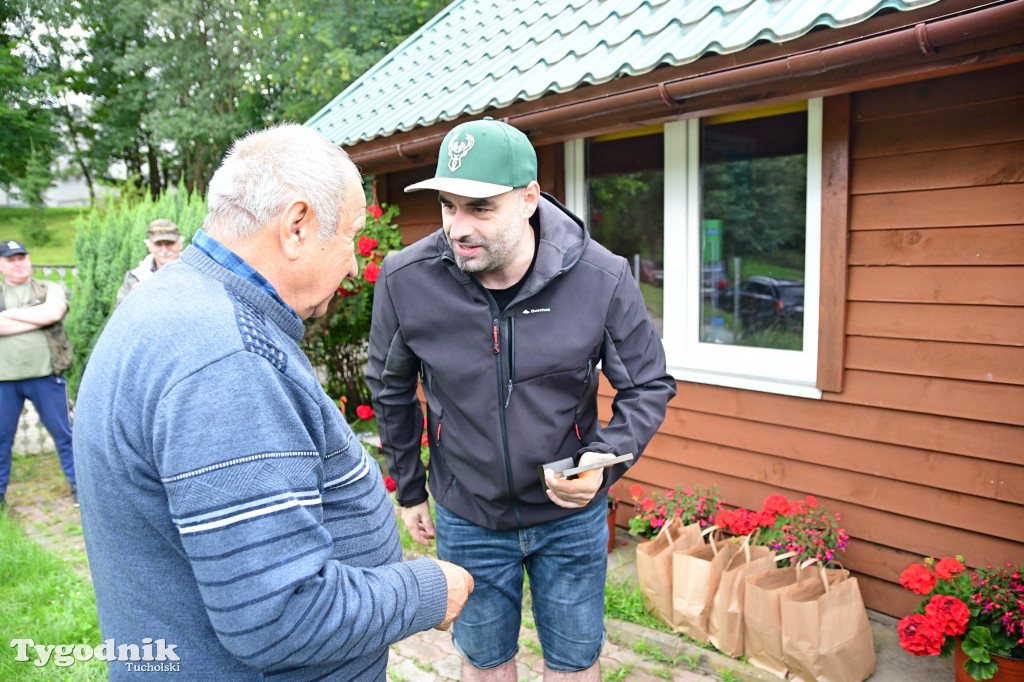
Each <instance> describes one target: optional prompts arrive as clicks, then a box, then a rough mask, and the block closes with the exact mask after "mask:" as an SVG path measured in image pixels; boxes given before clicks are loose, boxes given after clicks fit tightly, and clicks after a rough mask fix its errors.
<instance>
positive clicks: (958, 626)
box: [924, 594, 971, 637]
mask: <svg viewBox="0 0 1024 682" xmlns="http://www.w3.org/2000/svg"><path fill="white" fill-rule="evenodd" d="M924 615H926V616H928V617H929V618H931V619H932V623H933V624H934V625H935V627H937V628H939V629H940V630H942V632H943V633H945V634H947V635H953V636H954V637H956V636H959V635H962V634H964V632H965V631H966V630H967V619H968V618H970V617H971V612H970V610H969V609H968V608H967V604H965V603H963V602H962V601H960V600H959V599H957V598H956V597H951V596H949V595H946V594H936V595H934V596H932V598H931V599H930V600H929V601H928V604H927V605H926V606H925V607H924Z"/></svg>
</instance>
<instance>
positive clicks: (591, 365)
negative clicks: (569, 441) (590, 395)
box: [573, 358, 594, 443]
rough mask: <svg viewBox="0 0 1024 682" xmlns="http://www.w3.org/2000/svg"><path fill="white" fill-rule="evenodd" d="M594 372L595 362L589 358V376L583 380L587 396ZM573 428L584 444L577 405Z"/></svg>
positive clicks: (584, 391)
mask: <svg viewBox="0 0 1024 682" xmlns="http://www.w3.org/2000/svg"><path fill="white" fill-rule="evenodd" d="M593 371H594V362H593V360H591V359H590V358H587V376H585V377H584V378H583V393H584V394H586V392H587V387H588V386H590V377H591V374H592V373H593ZM573 426H574V427H576V438H577V440H579V442H581V443H582V442H583V436H581V435H580V408H579V406H578V405H577V407H576V414H575V415H574V418H573Z"/></svg>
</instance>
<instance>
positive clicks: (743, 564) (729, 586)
mask: <svg viewBox="0 0 1024 682" xmlns="http://www.w3.org/2000/svg"><path fill="white" fill-rule="evenodd" d="M773 568H775V552H773V551H772V550H770V549H769V548H767V547H763V546H753V547H752V546H751V545H750V538H749V537H746V538H744V539H743V541H742V543H741V544H740V549H739V550H738V551H737V552H736V554H735V555H733V557H732V559H731V560H730V561H729V565H728V566H726V567H725V570H724V571H722V579H721V581H720V582H719V584H718V590H717V591H716V592H715V597H714V599H713V600H712V602H711V613H710V614H709V616H708V639H709V640H710V641H711V643H712V644H714V645H715V648H716V649H718V650H719V651H721V652H722V653H723V654H726V655H727V656H732V657H733V658H739V657H740V656H742V655H743V596H744V593H745V592H746V587H747V582H746V578H747V576H748V575H757V574H759V573H764V572H765V571H768V570H771V569H773Z"/></svg>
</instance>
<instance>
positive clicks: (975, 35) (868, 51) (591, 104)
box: [352, 0, 1024, 167]
mask: <svg viewBox="0 0 1024 682" xmlns="http://www.w3.org/2000/svg"><path fill="white" fill-rule="evenodd" d="M1021 25H1024V0H1012V1H1011V2H1007V3H1005V4H1000V5H994V6H991V7H986V8H983V9H978V10H971V11H969V12H968V13H965V14H959V15H955V16H950V17H941V18H936V19H932V20H929V21H923V22H920V23H918V24H915V25H913V26H908V27H906V28H902V29H897V30H895V31H892V32H889V33H883V34H879V35H874V36H869V37H865V38H860V39H855V40H851V41H849V42H845V43H840V44H837V45H831V46H829V47H825V48H820V49H815V50H808V51H805V52H799V53H796V54H791V55H786V56H783V57H778V58H776V59H771V60H767V61H763V62H757V63H754V64H748V65H744V66H738V67H733V68H728V69H721V70H718V71H710V72H706V73H701V74H697V75H693V76H686V77H682V78H676V79H671V80H667V81H664V82H662V83H658V84H656V85H650V86H647V87H644V88H638V89H636V90H630V91H627V92H622V93H617V94H613V95H607V96H603V97H598V98H594V99H587V100H577V101H574V102H567V103H565V104H561V105H558V106H552V107H548V108H545V109H541V110H539V111H532V112H528V113H523V114H518V115H513V116H509V117H507V118H504V119H503V120H505V121H507V122H508V123H511V124H512V125H514V126H515V127H517V128H519V129H520V130H524V131H535V130H540V129H543V128H546V127H549V126H552V125H557V124H562V123H565V122H566V121H567V120H573V121H578V120H580V119H585V118H589V117H592V116H599V115H607V114H612V113H616V112H626V111H629V110H631V109H636V108H640V107H645V106H649V105H651V104H655V103H657V102H659V101H661V102H662V103H664V104H665V105H666V106H668V107H677V106H679V105H681V104H683V103H685V102H686V101H688V100H692V99H694V98H696V97H701V96H706V95H711V94H715V93H721V92H725V91H729V90H737V89H740V88H744V87H750V86H753V85H762V84H767V83H776V82H779V81H785V80H791V79H799V78H804V77H808V76H817V75H820V74H823V73H827V72H830V71H837V70H840V69H845V68H849V67H854V66H859V65H863V64H867V63H870V62H884V61H887V60H892V59H895V58H900V57H908V56H913V55H923V56H924V57H926V58H927V57H935V56H937V55H938V51H939V50H940V49H942V48H946V47H950V46H952V45H956V44H958V43H962V42H966V41H969V40H977V39H979V38H983V37H986V36H989V35H992V34H996V33H1000V32H1002V31H1006V30H1007V29H1008V28H1012V27H1014V26H1021ZM444 134H445V133H444V132H441V133H437V134H433V135H430V136H427V137H422V138H419V139H416V140H412V141H410V142H406V143H402V144H396V145H390V146H387V147H383V148H380V149H374V150H369V151H366V152H363V153H358V152H356V153H353V154H352V160H353V161H355V162H356V164H358V165H360V166H364V167H365V166H372V165H374V164H378V163H381V162H385V161H389V160H392V159H394V158H396V157H397V158H399V159H403V160H406V161H411V160H414V159H415V158H416V157H418V156H421V155H424V154H426V155H431V154H433V153H435V152H436V151H437V147H438V145H439V144H440V140H441V138H442V137H444Z"/></svg>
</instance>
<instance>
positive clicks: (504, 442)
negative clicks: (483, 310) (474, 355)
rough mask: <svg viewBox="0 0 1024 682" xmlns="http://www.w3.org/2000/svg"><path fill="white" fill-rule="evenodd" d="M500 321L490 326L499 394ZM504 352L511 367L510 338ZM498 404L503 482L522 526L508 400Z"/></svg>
mask: <svg viewBox="0 0 1024 682" xmlns="http://www.w3.org/2000/svg"><path fill="white" fill-rule="evenodd" d="M500 322H501V320H500V318H498V317H495V318H493V319H492V327H493V330H494V368H495V370H496V372H497V375H498V392H499V395H500V394H501V391H502V389H503V386H502V376H501V375H502V371H501V370H502V367H501V346H500V344H499V342H498V330H499V329H500V326H499V325H500ZM505 352H506V353H509V367H510V368H511V362H512V360H511V339H509V344H508V347H506V348H505ZM499 405H500V409H499V410H498V412H499V414H500V415H501V446H502V449H503V450H504V453H503V454H504V455H505V482H506V485H507V486H508V497H509V500H510V501H511V503H512V512H513V514H515V517H516V526H517V527H519V528H522V527H523V519H522V516H521V515H520V513H519V502H518V501H517V500H516V498H515V486H513V484H512V482H513V478H512V461H511V458H510V457H509V454H508V428H507V425H506V424H505V407H507V406H508V402H507V401H506V402H505V404H504V405H501V403H499Z"/></svg>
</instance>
